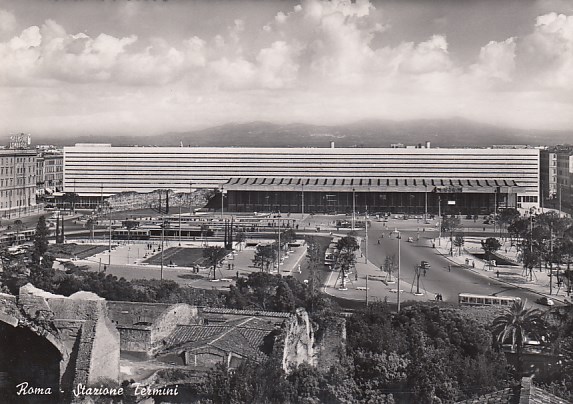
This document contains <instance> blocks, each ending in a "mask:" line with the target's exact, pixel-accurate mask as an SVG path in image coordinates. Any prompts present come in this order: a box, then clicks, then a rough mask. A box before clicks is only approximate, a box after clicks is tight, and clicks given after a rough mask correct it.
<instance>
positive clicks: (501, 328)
mask: <svg viewBox="0 0 573 404" xmlns="http://www.w3.org/2000/svg"><path fill="white" fill-rule="evenodd" d="M525 304H526V300H516V301H514V302H513V304H512V305H511V307H509V308H507V309H506V312H505V313H504V314H502V315H500V316H498V317H496V318H495V319H494V320H493V335H494V336H495V338H496V339H497V341H498V342H499V343H500V344H503V343H504V342H506V341H507V340H508V339H510V340H511V346H512V348H513V349H515V350H516V354H517V374H518V376H519V377H521V374H522V371H523V356H522V354H523V345H524V343H525V339H526V337H528V336H529V337H534V338H537V339H540V338H541V336H542V335H544V334H545V333H546V331H547V325H546V323H545V320H544V319H543V313H542V312H541V311H540V310H539V309H528V308H526V307H525Z"/></svg>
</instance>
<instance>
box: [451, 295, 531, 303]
mask: <svg viewBox="0 0 573 404" xmlns="http://www.w3.org/2000/svg"><path fill="white" fill-rule="evenodd" d="M520 300H521V299H520V298H519V297H515V296H490V295H476V294H473V293H460V294H459V295H458V302H459V304H460V305H462V306H511V305H512V304H513V302H515V301H520Z"/></svg>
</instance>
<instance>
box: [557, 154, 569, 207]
mask: <svg viewBox="0 0 573 404" xmlns="http://www.w3.org/2000/svg"><path fill="white" fill-rule="evenodd" d="M572 190H573V148H572V149H571V150H564V151H561V152H558V153H557V200H558V201H559V210H562V209H563V210H567V211H571V208H572V207H573V206H572V203H571V202H572V199H571V196H572V195H573V192H572Z"/></svg>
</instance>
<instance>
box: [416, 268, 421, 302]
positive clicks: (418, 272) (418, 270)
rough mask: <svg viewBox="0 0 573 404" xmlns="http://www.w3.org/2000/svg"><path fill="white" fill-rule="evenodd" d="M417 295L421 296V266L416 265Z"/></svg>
mask: <svg viewBox="0 0 573 404" xmlns="http://www.w3.org/2000/svg"><path fill="white" fill-rule="evenodd" d="M416 295H418V296H419V295H421V293H420V265H416Z"/></svg>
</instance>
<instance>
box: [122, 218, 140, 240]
mask: <svg viewBox="0 0 573 404" xmlns="http://www.w3.org/2000/svg"><path fill="white" fill-rule="evenodd" d="M123 225H124V226H125V228H126V229H127V243H128V244H129V242H130V241H131V231H132V230H133V229H135V228H137V227H139V222H138V221H137V220H126V221H125V222H123Z"/></svg>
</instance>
